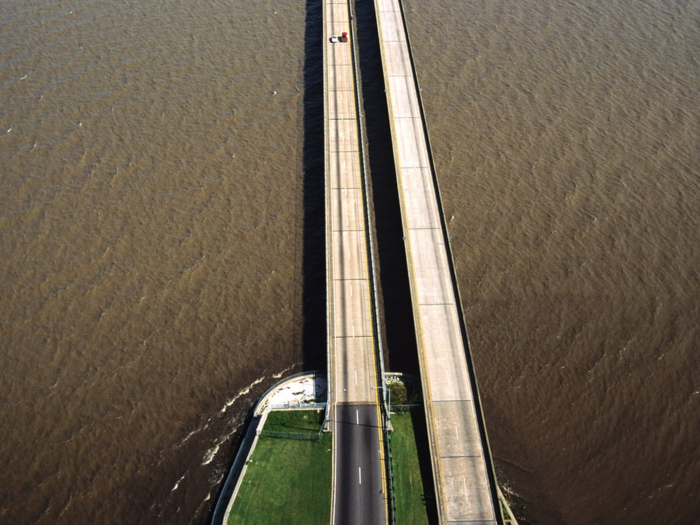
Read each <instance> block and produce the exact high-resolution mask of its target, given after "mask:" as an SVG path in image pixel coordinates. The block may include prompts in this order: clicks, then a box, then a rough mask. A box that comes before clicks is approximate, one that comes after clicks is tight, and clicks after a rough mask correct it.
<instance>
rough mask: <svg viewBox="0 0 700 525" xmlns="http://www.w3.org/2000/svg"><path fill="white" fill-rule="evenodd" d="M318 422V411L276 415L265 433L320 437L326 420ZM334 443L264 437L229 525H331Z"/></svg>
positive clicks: (324, 438) (327, 437) (325, 438)
mask: <svg viewBox="0 0 700 525" xmlns="http://www.w3.org/2000/svg"><path fill="white" fill-rule="evenodd" d="M304 415H306V417H304ZM318 417H319V416H317V414H316V411H291V412H271V413H270V414H269V416H268V419H267V422H266V423H265V429H266V430H270V429H271V430H274V431H282V432H313V431H318V429H319V428H320V424H321V421H322V419H323V415H322V414H321V415H320V419H319V418H318ZM331 439H332V438H331V435H330V434H323V435H322V436H321V439H320V440H319V441H296V440H292V439H276V438H269V437H260V438H259V439H258V444H257V446H256V447H255V451H254V452H253V456H252V457H251V461H250V463H249V464H248V469H247V471H246V473H245V476H244V477H243V481H242V483H241V487H240V490H239V492H238V496H237V497H236V500H235V501H234V503H233V508H232V509H231V514H230V515H229V520H228V525H239V524H245V525H258V524H259V525H276V524H280V525H282V524H285V525H286V524H288V525H296V524H299V525H307V524H308V525H315V524H318V525H321V524H323V525H328V522H329V520H330V516H331V444H332V441H331Z"/></svg>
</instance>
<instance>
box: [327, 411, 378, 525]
mask: <svg viewBox="0 0 700 525" xmlns="http://www.w3.org/2000/svg"><path fill="white" fill-rule="evenodd" d="M334 434H335V440H336V446H335V455H336V457H335V465H336V481H335V490H336V504H335V506H334V508H333V523H334V524H335V525H358V524H363V525H372V524H376V525H383V524H384V523H385V497H384V496H385V495H384V492H383V486H382V472H381V463H380V462H379V461H377V457H378V455H379V452H380V443H379V426H378V424H377V406H376V405H336V406H335V432H334Z"/></svg>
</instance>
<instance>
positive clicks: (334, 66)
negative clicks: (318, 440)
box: [323, 0, 386, 525]
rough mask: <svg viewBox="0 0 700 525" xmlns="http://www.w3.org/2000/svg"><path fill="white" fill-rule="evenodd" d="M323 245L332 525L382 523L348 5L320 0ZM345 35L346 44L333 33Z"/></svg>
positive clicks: (383, 502) (383, 506) (374, 374)
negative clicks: (332, 437)
mask: <svg viewBox="0 0 700 525" xmlns="http://www.w3.org/2000/svg"><path fill="white" fill-rule="evenodd" d="M323 10H324V46H325V47H324V89H325V94H324V98H325V119H326V120H325V135H326V137H325V140H326V145H325V149H326V155H325V156H326V246H327V254H328V261H327V293H328V348H329V353H328V359H329V363H328V365H329V399H330V402H331V415H330V419H331V425H332V430H333V433H334V439H333V484H334V485H333V511H332V512H333V519H332V524H333V525H345V524H348V525H349V524H352V525H360V524H361V525H375V524H376V525H384V524H385V523H386V498H385V494H384V492H383V491H384V484H383V475H382V474H383V463H382V458H383V453H382V442H381V441H380V436H381V429H380V428H379V425H378V404H377V403H378V396H377V390H376V386H377V385H378V381H377V377H378V376H377V366H376V361H375V343H374V341H375V339H376V334H375V330H374V325H373V317H372V300H371V299H372V298H371V287H370V280H369V276H370V274H369V261H368V254H367V233H366V231H367V225H366V210H365V200H364V191H363V182H362V173H361V159H360V146H359V144H360V142H359V136H358V135H359V133H358V121H357V119H358V114H357V105H356V101H355V74H354V65H353V58H352V40H353V39H354V35H353V34H352V29H351V24H350V13H349V9H348V3H347V0H324V6H323ZM344 32H347V33H349V34H350V38H349V42H331V38H330V37H331V35H341V34H342V33H344Z"/></svg>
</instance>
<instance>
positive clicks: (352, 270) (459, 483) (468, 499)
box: [323, 0, 502, 525]
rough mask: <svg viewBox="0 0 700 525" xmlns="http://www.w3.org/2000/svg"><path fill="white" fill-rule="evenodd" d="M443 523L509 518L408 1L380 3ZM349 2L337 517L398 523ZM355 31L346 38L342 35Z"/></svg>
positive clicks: (328, 36) (335, 373) (328, 82)
mask: <svg viewBox="0 0 700 525" xmlns="http://www.w3.org/2000/svg"><path fill="white" fill-rule="evenodd" d="M375 10H376V14H377V24H378V31H379V41H380V46H381V53H382V62H383V69H384V79H385V86H386V92H387V102H388V107H389V114H390V115H389V116H390V123H391V132H392V142H393V154H394V160H395V165H396V172H397V178H398V187H399V198H400V202H401V214H402V221H403V229H404V235H405V242H406V254H407V264H408V270H409V279H410V288H411V296H412V306H413V317H414V323H415V329H416V334H417V338H418V341H417V346H418V352H419V362H420V369H421V379H422V384H423V393H424V400H425V412H426V423H427V428H428V437H429V443H430V453H431V460H432V471H433V481H434V484H435V491H436V500H437V508H438V515H439V521H440V523H441V524H450V525H457V524H466V523H469V524H484V525H486V524H489V525H490V524H494V525H495V524H497V523H502V518H501V515H500V510H499V507H498V497H497V492H496V491H497V487H496V483H495V477H494V474H493V466H492V463H491V458H490V453H489V449H488V442H487V439H486V431H485V427H484V424H483V416H482V413H481V409H480V404H479V400H478V392H477V388H476V379H475V376H474V371H473V368H472V364H471V357H470V354H469V346H468V340H467V332H466V327H465V325H464V320H463V314H462V310H461V305H460V302H459V290H458V288H457V284H456V283H457V281H456V279H455V275H454V266H453V264H452V259H451V254H450V251H449V241H448V236H447V231H446V227H445V222H444V217H443V213H442V207H441V204H440V195H439V189H438V185H437V178H436V175H435V169H434V165H433V162H432V156H431V153H430V147H429V142H428V138H427V128H426V124H425V119H424V115H423V112H422V105H421V102H420V98H419V96H418V90H417V79H416V77H415V72H414V67H413V60H412V55H411V50H410V45H409V41H408V35H407V31H406V27H405V22H404V17H403V13H402V10H401V6H400V4H399V2H398V0H375ZM350 13H351V11H350V6H349V4H348V0H324V33H323V34H324V97H325V104H324V107H325V110H324V111H325V154H326V253H327V295H328V305H327V306H328V311H327V319H328V363H329V406H330V409H329V417H330V426H331V430H332V431H333V432H334V433H335V439H334V461H333V465H334V488H333V517H332V522H333V524H334V525H340V524H346V523H347V524H360V523H362V524H381V523H386V522H388V517H389V515H388V509H387V505H386V502H387V483H386V479H385V476H384V473H385V471H386V470H385V468H384V465H383V462H384V444H383V440H382V435H383V432H382V428H381V425H382V424H383V421H382V418H381V417H380V410H381V407H380V403H381V401H382V398H383V396H379V395H378V393H379V392H380V391H379V388H380V387H382V385H383V380H382V374H383V370H382V366H381V351H380V349H379V348H378V346H377V341H378V337H377V326H378V323H377V316H376V313H375V312H376V306H375V297H374V294H373V290H374V275H373V269H372V255H371V240H370V237H369V229H368V210H367V206H368V201H367V199H366V185H365V180H364V176H365V173H364V171H363V158H362V151H361V150H362V148H361V140H360V136H359V133H360V130H361V126H360V122H359V120H358V119H359V118H360V117H361V115H360V114H359V112H358V110H359V105H358V100H359V96H358V94H357V88H358V86H357V83H356V68H357V65H356V58H355V55H354V53H353V48H354V45H355V40H356V39H355V35H354V34H353V24H352V20H351V16H350ZM343 33H347V34H348V35H349V38H348V42H344V41H343V39H340V41H337V39H333V38H332V37H333V36H334V35H342V34H343Z"/></svg>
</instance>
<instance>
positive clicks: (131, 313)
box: [0, 0, 700, 524]
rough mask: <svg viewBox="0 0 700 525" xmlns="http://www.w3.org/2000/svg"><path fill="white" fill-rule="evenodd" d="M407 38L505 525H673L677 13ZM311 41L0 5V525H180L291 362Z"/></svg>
mask: <svg viewBox="0 0 700 525" xmlns="http://www.w3.org/2000/svg"><path fill="white" fill-rule="evenodd" d="M406 10H407V15H408V25H409V30H410V32H411V37H412V40H413V45H414V53H415V56H416V65H417V68H418V73H419V77H420V81H421V87H422V96H423V101H424V103H425V106H426V113H427V117H428V123H429V127H430V130H431V139H432V145H433V151H434V154H435V157H436V161H437V168H438V174H439V180H440V184H441V190H442V196H443V201H444V205H445V211H446V215H447V217H448V218H449V226H450V234H451V235H452V236H453V241H452V242H453V249H454V254H455V259H456V264H457V271H458V276H459V281H460V286H461V292H462V299H463V302H464V306H465V312H466V317H467V324H468V326H469V330H470V338H471V344H472V351H473V354H474V358H475V362H476V366H477V373H478V377H479V382H480V389H481V394H482V400H483V403H484V408H485V412H486V418H487V425H488V429H489V435H490V439H491V447H492V450H493V455H494V457H495V459H496V463H497V471H498V474H499V475H500V477H501V479H502V480H504V481H505V482H506V483H507V484H508V485H509V486H510V488H511V489H512V490H513V491H514V492H515V493H516V494H517V495H518V496H519V498H520V500H521V501H522V502H523V504H524V505H525V509H524V512H525V516H526V517H527V518H528V519H529V520H530V521H531V522H533V523H541V524H558V523H567V524H589V523H600V524H608V523H609V524H613V523H614V524H627V523H629V524H632V523H635V524H639V523H654V524H657V523H664V524H674V523H692V522H694V521H697V519H698V517H700V504H699V503H697V502H698V501H700V498H698V486H699V485H700V483H699V482H698V480H697V473H698V471H699V467H700V464H699V463H700V458H699V457H698V447H697V444H696V442H697V439H696V436H697V435H699V434H700V428H699V427H700V424H699V423H698V418H697V414H698V413H700V380H699V379H698V370H699V369H700V366H699V365H700V359H699V358H698V342H699V337H698V326H700V307H699V306H698V301H697V296H698V291H699V290H700V286H699V285H700V275H699V274H698V267H699V263H700V260H699V259H700V257H699V256H698V254H699V253H700V251H699V250H698V248H697V247H698V246H700V213H699V212H700V146H699V144H700V142H699V141H698V122H700V118H699V117H700V115H699V113H700V110H698V104H697V101H698V100H700V87H699V86H700V75H699V74H698V72H699V71H700V67H699V66H700V64H699V60H698V58H697V50H698V49H700V29H699V27H700V8H699V7H698V5H697V4H696V3H693V2H682V1H680V0H673V1H671V2H661V1H652V2H646V3H643V4H640V3H638V2H631V1H629V0H612V1H611V2H607V3H602V4H601V3H600V2H594V1H592V0H591V1H588V0H584V1H581V2H573V1H570V0H555V1H554V2H543V1H524V2H523V1H520V2H514V1H511V0H507V1H505V2H494V1H491V0H488V1H480V2H476V3H474V2H472V3H453V2H446V1H445V0H439V1H438V0H436V1H435V2H431V3H429V4H420V3H417V2H410V3H407V4H406ZM319 15H320V4H319V5H316V4H315V3H313V2H309V3H308V4H307V3H304V2H291V3H290V2H287V3H277V2H272V1H260V0H256V1H253V2H246V3H240V2H238V3H236V2H223V1H221V0H209V1H206V2H184V1H176V0H174V1H166V0H150V1H133V2H128V3H124V2H114V1H106V0H103V1H95V0H77V1H73V2H68V1H67V0H56V1H50V0H28V1H19V0H7V1H5V2H3V3H2V4H1V5H0V37H1V38H2V42H3V45H2V46H0V312H2V313H1V314H0V360H1V361H0V363H1V367H0V418H1V420H2V444H0V462H2V465H3V468H2V470H0V523H3V524H5V523H7V524H18V523H40V524H44V523H46V524H48V523H51V524H63V523H65V524H68V523H70V524H74V523H183V524H184V523H204V522H205V521H206V519H207V516H208V514H209V512H210V509H211V506H212V504H213V502H214V499H215V498H216V495H217V491H218V489H219V483H220V480H221V478H222V476H223V475H224V474H225V471H226V468H227V466H228V464H229V463H230V461H231V459H232V457H233V453H234V451H233V449H232V444H233V443H234V441H235V439H234V435H235V433H236V431H237V430H238V429H239V427H240V425H241V424H242V422H243V419H244V418H245V415H246V412H247V410H248V408H249V407H250V405H251V403H252V402H253V400H254V399H255V398H256V397H257V396H258V395H259V394H260V393H261V392H262V391H264V389H265V388H266V387H267V386H269V385H270V384H271V383H272V382H274V381H275V376H277V377H279V376H280V375H281V374H287V373H290V372H292V371H297V370H300V369H301V368H302V367H304V366H306V367H309V366H315V365H316V364H318V359H317V358H318V356H319V355H322V352H318V351H316V350H313V351H309V349H308V348H306V349H305V348H303V344H302V343H303V342H304V340H305V337H307V336H306V335H304V334H303V333H302V331H303V329H306V331H307V332H309V331H310V330H312V329H317V330H319V331H322V330H323V322H325V316H324V315H323V312H322V311H321V312H320V314H319V315H317V316H314V315H309V314H313V313H314V312H316V310H314V306H313V305H312V306H311V307H309V306H308V304H309V302H313V301H316V302H318V300H317V298H316V299H313V300H312V301H310V300H309V297H308V290H309V287H315V288H322V287H323V285H324V277H323V273H322V271H323V265H322V263H321V264H317V262H318V261H316V259H314V257H317V255H313V254H314V253H318V250H322V249H323V240H322V236H321V237H320V238H318V239H316V238H313V231H314V221H316V220H317V219H319V218H320V220H321V221H322V219H323V216H322V210H321V212H320V213H319V209H320V207H321V206H322V193H320V192H318V191H317V190H315V187H316V186H317V185H318V184H321V183H322V180H316V179H313V178H311V179H310V175H309V174H310V173H313V174H314V175H313V176H314V177H316V175H317V173H318V167H319V165H321V160H322V159H320V158H318V156H317V155H316V153H315V152H318V151H319V149H318V147H315V146H314V145H313V144H310V143H309V142H310V137H311V138H313V141H316V140H317V139H318V136H319V135H318V131H317V130H318V124H319V120H318V119H319V118H320V116H319V117H317V116H315V115H314V114H312V113H316V109H317V108H319V107H320V105H319V104H321V103H322V101H319V100H310V99H309V98H308V97H307V96H306V94H308V93H312V94H313V93H318V92H319V91H318V86H317V82H316V81H315V80H314V78H315V77H314V74H315V73H316V72H318V63H319V60H320V57H319V56H318V55H315V54H314V53H317V52H318V50H319V48H318V47H317V46H315V45H310V44H309V42H308V38H307V37H308V36H309V35H312V36H316V35H317V33H316V32H315V31H314V30H313V29H311V27H313V26H314V25H315V24H316V23H320V16H319ZM367 81H369V82H371V81H373V80H372V79H367ZM315 155H316V156H315ZM321 166H322V165H321ZM305 168H306V169H305ZM375 193H377V194H380V193H381V192H375ZM319 199H320V200H319ZM380 218H381V214H380V213H378V219H380ZM320 227H322V224H321V225H320ZM380 241H381V235H380ZM321 257H322V254H321ZM310 260H311V262H310ZM385 260H386V259H385ZM314 261H316V262H314ZM385 266H386V265H384V267H383V269H382V271H383V272H387V268H386V267H385ZM385 282H386V281H385ZM304 286H306V290H307V291H305V288H304ZM316 313H318V312H316ZM387 338H388V340H389V341H390V342H391V340H392V336H391V335H389V336H387ZM321 340H322V338H321ZM316 343H317V342H316ZM393 351H394V350H392V349H391V348H390V349H389V354H390V358H391V354H392V352H393ZM391 360H392V361H394V362H397V363H398V362H400V359H397V358H391ZM321 362H322V360H321Z"/></svg>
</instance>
